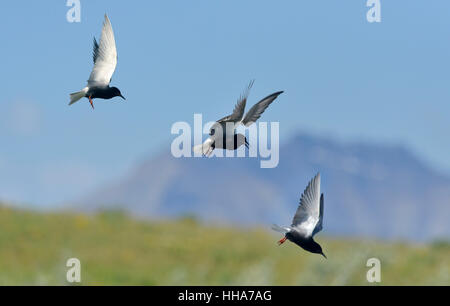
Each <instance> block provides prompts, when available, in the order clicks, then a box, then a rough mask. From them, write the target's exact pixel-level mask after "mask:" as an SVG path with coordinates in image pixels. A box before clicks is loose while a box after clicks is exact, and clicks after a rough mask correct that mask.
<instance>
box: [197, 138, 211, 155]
mask: <svg viewBox="0 0 450 306" xmlns="http://www.w3.org/2000/svg"><path fill="white" fill-rule="evenodd" d="M213 142H214V141H213V140H212V139H211V138H208V139H206V140H205V142H204V143H202V144H199V145H196V146H194V147H193V148H192V150H193V151H194V153H196V154H202V155H203V156H210V155H211V153H212V151H213V148H212V144H213Z"/></svg>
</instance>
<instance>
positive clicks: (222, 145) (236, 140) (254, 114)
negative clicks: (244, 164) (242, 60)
mask: <svg viewBox="0 0 450 306" xmlns="http://www.w3.org/2000/svg"><path fill="white" fill-rule="evenodd" d="M252 86H253V81H251V82H250V84H249V85H248V87H247V88H246V90H245V91H244V93H243V94H242V95H241V97H240V98H239V100H238V102H237V103H236V106H235V107H234V110H233V113H232V114H231V115H229V116H226V117H224V118H222V119H220V120H217V121H216V122H215V123H214V124H213V125H212V127H211V129H210V130H209V137H208V139H206V140H205V142H204V143H203V144H200V145H196V146H194V148H193V151H194V152H195V153H199V154H200V153H201V154H203V155H206V156H210V155H211V154H212V152H213V150H214V149H227V150H236V149H237V148H239V147H240V146H242V145H245V146H246V147H247V148H248V146H249V144H248V141H247V138H246V137H245V135H242V134H240V133H236V129H237V128H238V127H239V126H240V125H241V124H242V125H244V126H245V127H248V126H250V125H252V124H253V123H255V122H256V120H258V119H259V118H260V117H261V115H262V113H264V111H265V110H266V108H267V107H268V106H269V105H270V104H271V103H272V102H273V101H275V99H276V98H277V97H278V96H279V95H280V94H282V93H283V91H278V92H275V93H273V94H271V95H269V96H267V97H265V98H264V99H262V100H261V101H259V102H258V103H256V104H255V105H253V107H252V108H250V110H249V111H248V112H247V113H246V114H245V116H244V111H245V106H246V104H247V98H248V95H249V93H250V89H251V88H252Z"/></svg>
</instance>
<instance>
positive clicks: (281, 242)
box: [278, 237, 287, 245]
mask: <svg viewBox="0 0 450 306" xmlns="http://www.w3.org/2000/svg"><path fill="white" fill-rule="evenodd" d="M286 239H287V238H286V237H283V238H282V239H280V240H279V241H278V245H282V244H283V243H284V242H285V241H286Z"/></svg>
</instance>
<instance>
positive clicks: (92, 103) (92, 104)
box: [89, 96, 94, 109]
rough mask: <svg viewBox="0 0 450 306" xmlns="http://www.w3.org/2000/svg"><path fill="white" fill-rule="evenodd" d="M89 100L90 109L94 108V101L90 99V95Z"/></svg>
mask: <svg viewBox="0 0 450 306" xmlns="http://www.w3.org/2000/svg"><path fill="white" fill-rule="evenodd" d="M89 102H90V103H91V106H92V109H94V102H93V101H92V97H91V96H89Z"/></svg>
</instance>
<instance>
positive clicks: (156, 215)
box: [0, 0, 450, 285]
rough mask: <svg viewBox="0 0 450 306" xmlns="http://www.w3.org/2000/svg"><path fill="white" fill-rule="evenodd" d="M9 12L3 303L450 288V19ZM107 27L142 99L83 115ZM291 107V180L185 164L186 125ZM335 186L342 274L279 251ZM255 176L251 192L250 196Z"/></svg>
mask: <svg viewBox="0 0 450 306" xmlns="http://www.w3.org/2000/svg"><path fill="white" fill-rule="evenodd" d="M80 3H81V22H79V23H77V22H75V23H69V22H68V21H67V19H66V14H67V11H68V10H69V9H70V7H67V6H66V1H62V0H61V1H52V2H43V1H26V2H20V3H18V2H17V1H10V0H8V1H2V3H1V4H0V28H1V29H2V30H1V31H0V39H1V41H2V42H3V43H2V48H0V58H1V72H0V82H1V84H3V86H2V90H1V93H2V94H1V96H0V284H1V285H12V284H32V285H45V284H67V282H66V279H65V276H66V270H67V268H66V266H65V262H66V260H67V259H68V258H71V257H76V258H79V259H80V261H81V264H82V284H86V285H102V284H112V285H124V284H125V285H133V284H142V285H244V284H247V285H262V284H264V285H302V284H308V285H310V284H315V285H355V284H361V285H365V284H369V283H368V282H367V281H366V272H367V270H368V268H367V267H366V261H367V259H369V258H371V257H377V258H379V259H380V260H381V264H382V282H381V284H382V285H419V284H424V285H450V276H449V275H450V274H449V271H450V243H449V241H450V223H449V217H450V158H449V156H450V141H449V137H448V131H449V130H450V120H448V117H449V116H450V87H449V86H448V84H450V75H449V71H450V18H448V17H449V13H450V3H449V2H448V1H444V0H436V1H432V2H430V1H415V2H411V1H406V0H402V1H381V22H380V23H369V22H367V19H366V14H367V11H368V10H369V8H368V7H366V1H363V0H360V1H346V2H342V1H341V2H336V1H330V0H328V1H325V0H323V1H322V0H321V1H294V0H292V1H288V0H286V1H282V2H281V3H274V2H273V1H266V0H258V1H256V0H249V1H245V2H242V1H235V0H233V1H220V2H218V1H216V2H214V3H212V2H211V1H206V0H195V1H189V2H186V1H180V0H172V1H165V2H161V1H159V2H156V1H153V2H150V1H136V2H133V5H130V4H129V3H126V2H124V1H100V0H96V1H86V0H84V1H83V0H81V1H80ZM105 13H107V14H108V16H109V18H110V20H111V22H112V25H113V28H114V32H115V37H116V44H117V49H118V57H119V61H118V66H117V69H116V72H115V74H114V76H113V79H112V84H111V85H112V86H117V87H119V88H120V90H121V91H122V93H123V95H124V96H125V97H126V98H127V100H126V101H123V100H121V99H113V100H107V101H102V100H96V101H95V106H96V109H95V111H93V110H92V109H91V108H90V106H89V104H88V103H86V101H87V100H86V99H85V100H86V101H83V102H79V103H77V104H75V105H72V106H70V107H69V106H68V105H67V104H68V102H69V93H72V92H75V91H78V90H80V89H82V88H83V87H84V86H85V84H86V80H87V79H88V77H89V73H90V71H91V69H92V39H93V37H94V36H96V37H97V38H99V36H100V32H101V26H102V22H103V15H104V14H105ZM251 79H255V80H256V81H255V85H254V87H253V89H252V91H251V94H250V97H249V102H248V104H249V105H253V104H254V103H256V102H257V101H259V99H261V98H263V97H265V96H267V95H268V94H270V93H272V92H275V91H278V90H284V91H285V93H284V94H283V95H281V96H280V97H279V99H277V100H276V102H274V103H273V104H272V105H271V106H270V108H269V109H268V110H267V111H266V112H265V113H264V115H263V116H262V118H261V120H262V121H267V122H270V121H276V122H279V123H280V162H279V165H278V167H277V168H274V169H261V168H260V160H259V159H258V158H240V159H236V158H235V159H221V158H211V159H207V158H195V159H194V158H181V159H175V158H173V157H172V156H171V154H170V143H171V141H172V140H173V139H174V138H175V136H174V135H171V133H170V129H171V126H172V124H173V123H175V122H177V121H186V122H188V123H190V124H193V115H194V113H202V114H203V120H204V122H206V121H212V120H216V119H218V118H221V117H223V116H225V115H227V114H228V113H230V111H231V110H232V107H234V104H235V101H236V99H237V98H238V97H239V95H240V94H241V92H242V90H243V89H244V88H245V86H246V85H247V84H248V82H249V81H250V80H251ZM317 172H320V173H321V174H322V190H323V192H324V193H325V213H324V230H323V232H321V233H320V234H319V235H318V236H317V239H316V240H317V241H318V242H319V243H320V244H321V245H322V247H323V248H324V251H325V253H326V254H327V256H328V258H329V260H327V261H325V260H324V259H323V258H321V257H320V256H317V255H313V254H309V253H306V252H304V251H303V250H301V249H299V248H298V247H296V246H294V245H292V244H285V245H283V246H282V247H278V246H277V245H276V243H275V242H276V241H277V239H279V238H280V237H278V235H277V234H276V233H271V232H270V225H271V224H272V223H279V224H286V225H288V224H290V221H291V219H292V216H293V214H294V213H295V210H296V208H297V205H298V199H299V197H300V195H301V193H302V192H303V190H304V188H305V186H306V185H307V182H308V181H309V180H310V179H311V178H312V177H313V176H314V175H315V174H316V173H317ZM236 177H238V178H239V179H236Z"/></svg>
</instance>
